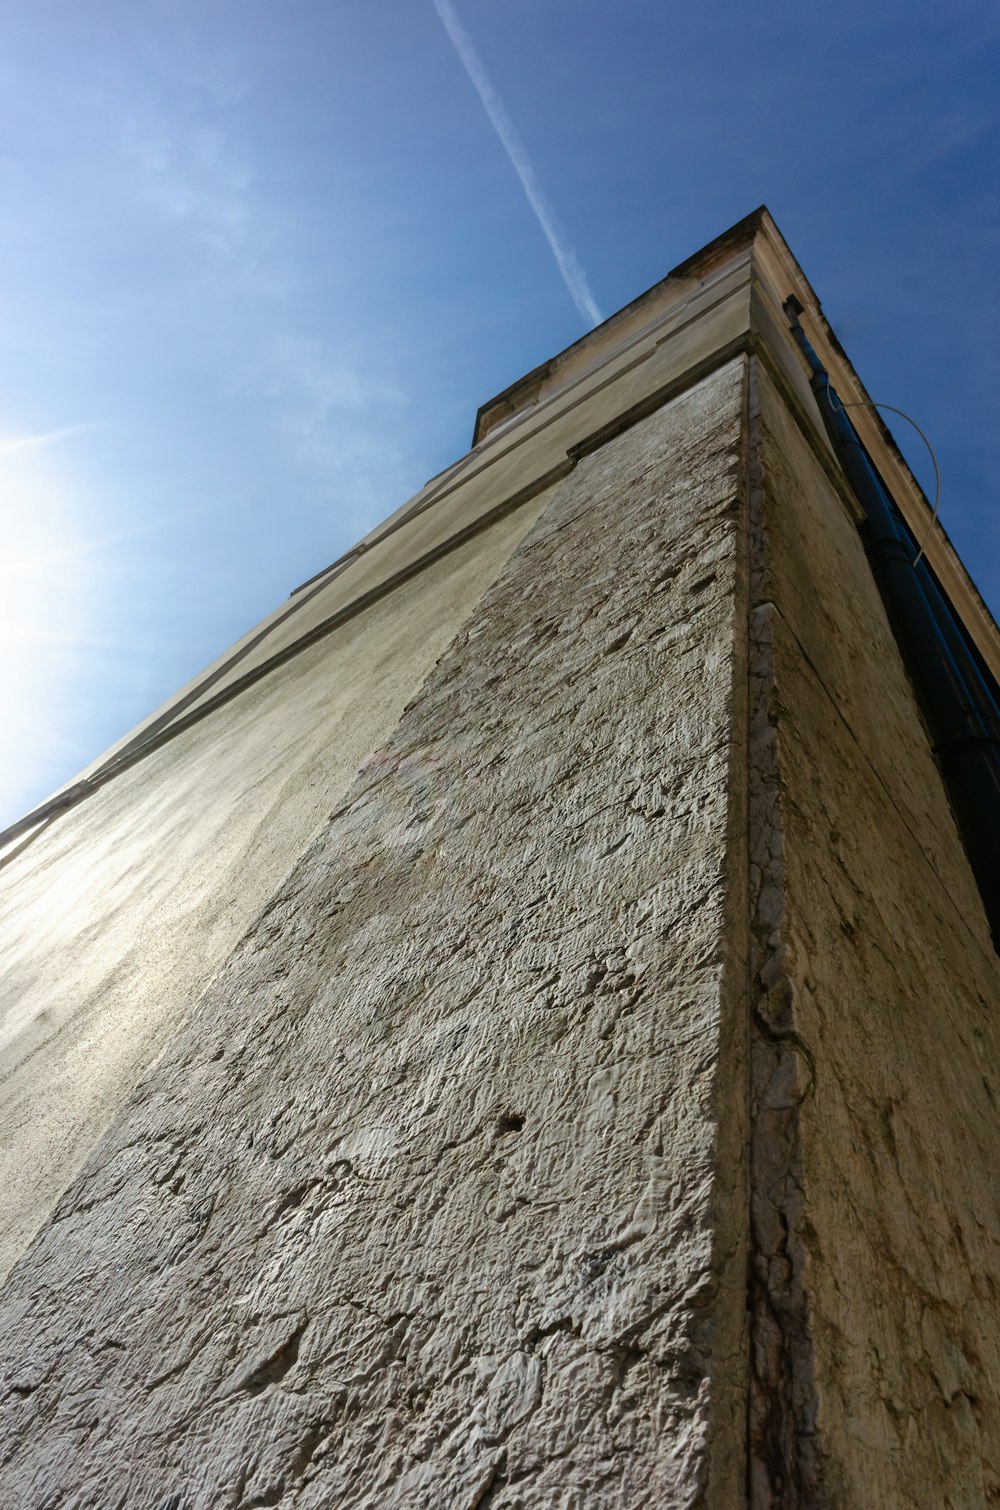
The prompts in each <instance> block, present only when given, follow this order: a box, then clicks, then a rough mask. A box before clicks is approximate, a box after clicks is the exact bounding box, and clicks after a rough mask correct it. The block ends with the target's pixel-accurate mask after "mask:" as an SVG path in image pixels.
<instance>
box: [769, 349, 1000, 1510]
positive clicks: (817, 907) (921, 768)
mask: <svg viewBox="0 0 1000 1510" xmlns="http://www.w3.org/2000/svg"><path fill="white" fill-rule="evenodd" d="M761 400H762V403H761V408H762V416H761V419H762V423H761V427H760V436H759V440H760V450H759V455H758V458H757V459H758V463H759V467H758V474H757V482H758V486H759V491H758V492H757V493H756V495H755V498H754V512H755V515H756V523H757V525H758V527H759V533H758V534H757V537H756V549H755V564H756V568H757V575H756V578H755V580H754V583H753V589H752V590H753V605H754V606H753V608H752V611H751V628H752V634H753V639H754V660H753V671H754V691H755V710H754V714H753V723H752V741H751V748H752V754H753V760H752V766H753V770H754V778H753V779H754V797H753V811H754V827H753V833H754V840H753V844H754V853H753V860H754V872H753V884H754V893H755V898H756V915H755V930H754V932H755V939H756V951H755V961H754V963H755V971H756V977H755V978H756V980H757V983H758V986H759V987H760V988H761V995H760V998H759V1000H758V1002H757V1005H756V1011H755V1024H756V1034H755V1048H754V1131H755V1136H754V1156H753V1175H754V1198H753V1201H754V1243H755V1249H756V1255H755V1259H756V1261H755V1270H754V1272H755V1276H756V1293H755V1347H754V1365H755V1377H756V1387H755V1392H754V1414H753V1437H754V1454H753V1456H754V1471H755V1478H754V1484H755V1492H754V1497H753V1503H754V1504H755V1505H758V1506H768V1507H771V1506H774V1505H781V1506H786V1505H787V1506H792V1505H796V1506H798V1505H809V1506H813V1505H817V1506H818V1505H822V1504H826V1503H829V1504H833V1505H837V1506H849V1507H855V1506H862V1505H866V1506H867V1505H871V1506H875V1505H877V1506H879V1507H880V1510H882V1507H884V1510H897V1507H898V1510H915V1507H925V1506H926V1507H927V1510H948V1507H951V1510H979V1507H987V1506H993V1505H995V1504H997V1503H998V1501H1000V1291H998V1283H1000V1183H998V1178H997V1175H998V1167H997V1166H998V1158H997V1147H998V1144H997V1137H998V1133H997V1129H998V1101H1000V1015H998V1011H997V1008H998V1006H1000V974H998V960H997V956H996V954H995V953H994V951H993V949H992V946H991V943H990V939H989V934H988V930H987V926H986V922H985V918H984V916H983V912H982V906H981V903H980V901H979V897H978V893H977V891H976V888H975V884H974V882H973V879H972V875H971V872H970V871H969V868H968V864H967V862H966V859H965V856H964V853H963V850H962V847H961V844H960V841H959V839H958V835H957V831H956V828H955V824H954V821H953V819H952V815H951V811H950V808H949V807H948V804H947V800H946V798H945V794H944V789H943V787H942V784H941V781H940V779H939V777H938V774H937V771H936V768H935V765H934V761H933V758H932V755H931V751H930V748H929V743H928V740H927V737H926V734H925V731H924V729H923V726H922V724H921V722H920V718H919V715H918V713H917V711H916V707H915V704H914V701H913V697H912V694H911V692H910V687H909V683H908V682H907V679H906V676H905V673H904V671H903V667H902V664H901V661H900V657H899V653H898V650H897V648H896V646H895V643H894V641H893V639H892V636H891V633H890V631H889V628H888V624H887V621H886V617H885V614H884V611H883V609H882V606H881V602H880V599H879V597H878V593H877V590H876V588H875V584H874V581H873V579H872V576H871V572H870V570H869V567H868V564H867V562H866V560H865V557H864V555H863V551H862V548H861V543H860V540H859V537H858V533H857V530H856V527H855V524H854V522H853V520H852V519H851V517H850V515H849V513H848V510H847V508H846V507H845V505H844V503H843V502H842V500H841V498H840V497H839V496H838V494H837V492H836V490H835V489H834V488H833V487H832V486H831V484H830V482H829V480H828V478H827V477H826V475H825V474H824V472H823V471H822V469H821V468H820V467H819V465H818V464H817V461H816V458H815V455H814V453H813V452H812V451H811V450H810V449H809V447H808V446H807V445H806V444H805V442H804V440H803V438H802V436H801V433H800V432H799V430H798V428H797V426H796V425H795V423H794V422H793V420H792V418H791V416H790V414H789V412H788V410H787V409H786V407H785V405H784V403H783V401H782V400H781V399H780V397H778V395H777V394H776V392H775V391H774V389H773V387H772V385H771V383H770V381H769V380H768V379H767V377H766V375H762V382H761Z"/></svg>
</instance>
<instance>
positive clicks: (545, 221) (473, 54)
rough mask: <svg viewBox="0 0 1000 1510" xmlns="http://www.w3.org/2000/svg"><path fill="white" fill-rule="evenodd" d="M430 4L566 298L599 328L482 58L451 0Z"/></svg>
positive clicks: (578, 270)
mask: <svg viewBox="0 0 1000 1510" xmlns="http://www.w3.org/2000/svg"><path fill="white" fill-rule="evenodd" d="M432 3H433V6H434V9H435V10H436V11H437V13H438V15H439V16H440V18H441V23H442V25H443V26H444V29H445V31H446V32H447V33H448V35H449V37H450V38H451V40H452V44H453V45H454V48H455V51H456V52H457V53H458V56H459V59H460V60H461V63H462V67H463V68H464V69H465V71H466V73H467V74H468V75H469V78H470V80H471V82H472V84H473V86H474V87H475V90H476V93H477V94H478V95H479V98H480V99H481V100H482V102H483V109H484V110H485V111H486V114H487V115H488V116H489V118H490V121H491V123H492V126H493V129H494V131H495V132H496V134H497V136H498V137H499V138H500V142H501V144H502V146H503V149H504V151H505V152H506V154H507V156H508V157H509V158H510V161H511V165H512V167H513V169H514V172H515V173H516V174H517V176H518V178H519V179H520V181H521V188H522V189H523V190H524V193H525V196H526V198H527V201H528V203H529V204H530V206H531V208H532V209H533V210H534V212H535V216H536V218H537V220H538V224H539V225H540V226H541V228H542V231H543V232H544V234H545V239H546V241H547V242H548V243H549V246H550V247H551V248H552V255H553V257H555V259H556V265H557V266H558V268H559V271H560V273H561V274H562V280H563V282H564V283H565V285H566V287H567V289H568V291H569V295H570V298H571V299H572V300H573V303H574V304H575V305H576V307H577V309H578V310H579V311H580V314H581V315H582V316H583V318H584V319H585V320H588V321H589V322H590V324H591V325H600V323H601V319H602V315H601V312H600V310H599V309H598V307H597V304H596V303H595V300H594V296H593V294H592V293H591V292H590V285H589V284H588V283H587V275H586V273H585V272H584V271H583V268H582V267H581V266H580V264H579V262H578V261H577V260H576V253H575V252H574V251H573V248H572V247H571V246H569V245H568V244H567V242H566V239H565V237H564V235H563V232H562V230H561V228H560V226H559V222H558V221H557V220H556V217H555V212H554V211H553V209H552V206H551V205H550V204H549V202H548V200H547V199H546V197H545V195H544V194H543V193H542V189H541V186H540V184H539V182H538V179H537V178H536V177H535V170H534V168H533V167H532V166H531V159H530V158H529V157H528V153H527V149H526V148H525V145H524V143H523V142H522V140H521V138H520V137H519V136H518V134H517V132H516V131H515V130H514V127H513V125H512V123H511V119H510V116H509V115H508V114H507V111H506V109H505V108H504V104H503V101H502V100H501V98H500V96H499V95H498V94H497V92H496V90H495V89H494V88H493V85H492V84H491V83H490V81H489V77H488V75H487V73H486V69H485V68H484V67H483V63H482V59H481V58H480V56H479V54H478V53H477V51H476V49H475V47H474V46H473V45H472V39H471V37H470V36H469V34H468V32H467V31H466V30H465V27H464V26H463V25H462V23H461V21H460V20H459V19H458V17H457V15H456V14H455V8H454V6H453V5H452V3H451V0H432Z"/></svg>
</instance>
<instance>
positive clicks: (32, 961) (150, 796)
mask: <svg viewBox="0 0 1000 1510" xmlns="http://www.w3.org/2000/svg"><path fill="white" fill-rule="evenodd" d="M541 506H542V500H541V499H540V498H539V499H536V500H534V501H533V502H532V503H530V504H527V505H525V506H524V507H523V508H522V509H520V510H519V511H518V512H517V514H515V515H512V516H511V517H509V518H508V519H505V520H503V521H502V522H501V523H500V524H498V525H495V526H494V527H493V528H492V529H490V530H488V531H487V532H485V533H484V534H482V535H479V536H477V537H476V538H475V539H473V540H471V541H469V542H468V543H467V544H466V545H463V546H460V547H458V548H457V549H456V550H455V551H454V552H453V553H452V554H451V555H449V556H447V557H445V558H444V559H443V560H441V561H439V562H437V563H436V564H435V565H433V566H431V567H430V568H428V569H427V570H426V571H425V572H423V573H422V574H421V575H420V576H419V577H418V578H416V579H415V580H414V581H411V582H409V583H407V584H405V585H404V586H403V587H401V588H399V589H397V591H396V592H395V593H393V595H392V596H391V598H389V599H386V600H383V601H382V602H380V603H377V604H376V605H375V606H374V607H372V608H370V609H368V610H367V611H366V612H365V613H364V614H362V615H361V616H359V617H358V618H357V619H355V620H353V621H351V622H349V623H347V624H346V625H344V626H343V627H342V628H341V629H338V630H337V631H336V632H335V633H333V634H331V635H330V636H329V637H328V638H326V639H325V640H322V641H320V642H319V643H318V644H315V645H313V646H311V647H310V648H308V649H306V650H304V651H302V652H301V653H300V654H299V655H298V656H297V657H296V658H295V659H294V660H292V661H290V662H289V663H288V664H287V665H286V666H284V667H282V668H281V669H280V670H278V671H276V672H274V673H272V675H270V676H269V677H267V678H266V679H265V680H264V681H262V682H260V683H258V684H257V686H255V687H252V688H250V690H249V691H247V692H245V693H243V694H242V695H241V696H240V697H239V698H237V699H235V700H234V701H233V702H231V703H229V704H227V705H226V706H225V707H222V708H220V709H218V710H217V711H216V712H215V713H214V714H213V715H212V716H211V718H210V719H207V720H206V721H204V722H203V723H200V724H197V725H195V726H194V727H193V728H191V729H190V730H188V731H187V732H186V733H183V734H181V735H179V736H178V737H177V738H176V739H174V740H173V741H171V742H170V743H169V744H166V745H164V746H162V747H161V748H160V749H158V750H156V751H154V752H153V753H152V754H151V755H148V756H147V757H145V759H143V760H142V761H141V763H140V764H138V765H136V766H133V767H132V768H131V769H130V770H128V771H126V772H125V773H124V774H123V775H121V776H119V777H117V778H116V779H115V780H114V781H113V782H111V783H110V784H109V785H108V786H106V787H103V788H101V789H100V790H99V791H97V792H96V793H95V794H94V795H93V796H91V797H89V798H88V799H87V800H86V801H84V802H82V803H81V804H80V805H79V806H78V807H75V808H73V809H71V810H70V811H69V812H66V813H64V814H61V815H60V816H59V817H57V818H56V819H55V821H54V822H53V823H52V824H50V825H49V826H48V827H46V829H45V830H44V831H43V832H42V833H41V834H39V835H38V836H37V837H35V838H34V839H32V840H30V841H29V843H28V846H27V847H26V848H24V849H23V850H22V851H21V852H20V853H19V854H17V856H16V857H15V858H14V859H13V860H11V861H9V863H7V864H6V865H5V866H4V867H3V868H2V869H0V1005H2V1019H0V1277H2V1276H3V1274H5V1273H6V1271H7V1269H8V1268H9V1266H10V1264H11V1263H13V1261H14V1260H15V1258H16V1257H17V1255H18V1254H19V1253H20V1252H21V1251H22V1250H23V1248H24V1246H25V1244H26V1243H27V1242H28V1241H29V1240H30V1239H31V1237H32V1236H33V1234H34V1233H35V1231H36V1230H37V1229H38V1226H39V1224H40V1223H41V1222H42V1221H43V1220H44V1219H45V1217H46V1216H47V1215H48V1214H49V1212H50V1211H51V1210H52V1207H53V1205H54V1203H55V1201H56V1199H57V1198H58V1196H59V1195H60V1193H61V1192H62V1191H63V1190H64V1189H65V1187H66V1184H67V1182H68V1181H69V1179H70V1178H71V1177H72V1175H73V1174H74V1173H75V1172H76V1171H77V1170H78V1169H79V1167H80V1165H81V1163H82V1161H83V1159H84V1158H85V1156H86V1154H87V1153H88V1152H89V1150H90V1149H91V1148H92V1147H93V1145H94V1142H95V1141H96V1139H97V1137H98V1136H99V1135H100V1133H101V1132H102V1131H103V1130H104V1128H105V1127H107V1125H108V1123H109V1122H110V1121H111V1119H112V1117H113V1116H114V1114H115V1112H116V1110H117V1108H118V1107H119V1106H120V1105H121V1102H122V1100H123V1099H124V1098H125V1096H126V1095H127V1094H128V1092H129V1090H130V1089H131V1088H132V1086H133V1085H134V1084H135V1082H136V1080H137V1079H138V1077H139V1076H140V1075H141V1074H143V1073H144V1071H145V1070H146V1069H147V1067H148V1066H149V1065H150V1063H151V1062H152V1060H153V1059H154V1057H155V1055H156V1054H157V1053H158V1052H159V1050H160V1048H161V1047H162V1046H163V1044H164V1042H165V1041H166V1040H167V1038H169V1036H170V1035H171V1034H172V1033H173V1032H175V1031H176V1029H177V1027H178V1025H179V1023H180V1022H181V1021H182V1020H183V1018H184V1016H185V1014H186V1013H187V1011H188V1010H189V1009H190V1007H191V1005H192V1003H193V1002H194V1000H195V999H196V998H197V996H198V995H199V994H200V993H201V991H202V990H203V989H204V987H205V986H206V985H207V983H208V981H209V980H211V978H212V976H213V975H214V974H215V972H216V971H217V970H218V969H219V968H220V966H221V965H222V963H223V962H224V960H225V959H226V957H227V955H228V954H229V952H230V950H231V949H232V948H233V947H234V945H235V944H236V943H237V941H238V940H239V938H240V936H241V935H242V934H243V932H244V931H245V929H246V928H247V927H248V926H249V924H250V923H251V922H252V921H253V919H254V918H255V917H256V915H257V913H258V912H259V911H260V909H261V907H263V906H264V904H265V902H266V901H267V899H268V897H269V896H270V895H271V893H272V892H273V891H274V888H275V887H276V886H277V885H278V883H279V882H280V881H281V880H282V879H283V878H284V877H285V875H287V873H288V871H289V869H290V868H291V866H292V865H293V863H294V862H295V861H296V860H297V859H298V858H299V856H300V855H301V854H302V852H303V850H304V849H305V847H306V845H307V843H308V842H309V839H310V838H311V837H312V835H313V834H314V833H315V832H316V830H317V828H318V827H319V825H320V824H321V823H322V821H323V820H324V818H325V817H326V816H327V814H328V813H329V811H330V808H331V806H332V805H333V804H334V803H335V802H336V800H337V798H338V797H339V796H340V795H341V794H342V793H343V792H344V790H345V789H346V788H347V786H348V785H349V783H350V782H351V780H352V779H353V777H354V775H355V772H356V771H357V769H358V766H359V765H360V764H361V762H362V761H363V760H364V759H365V757H366V756H367V755H368V754H370V752H371V751H372V750H373V749H376V748H377V747H378V746H379V745H380V744H381V743H382V741H383V740H384V739H385V738H386V736H387V735H388V733H389V732H390V730H391V729H393V728H394V727H395V725H396V723H397V722H398V720H399V716H400V714H401V712H402V710H403V708H404V706H405V704H406V701H407V699H408V698H410V697H412V696H413V694H414V692H415V691H416V689H417V688H418V687H419V686H420V683H421V681H422V680H423V678H424V677H425V676H426V674H427V672H428V671H429V670H430V668H431V667H432V666H433V665H434V663H435V661H436V659H437V658H438V656H440V655H441V653H442V652H443V651H444V649H445V648H446V646H447V645H448V643H449V641H450V640H451V639H452V637H453V636H454V634H455V632H456V630H457V629H458V628H459V626H460V625H461V624H462V623H463V621H464V620H465V618H466V616H467V615H468V613H469V612H470V611H471V609H472V607H473V605H474V604H475V603H476V602H477V600H478V599H479V598H480V597H481V595H482V593H483V591H484V589H485V588H486V586H487V585H488V584H489V583H490V582H491V581H492V580H493V578H494V577H495V576H496V574H497V572H498V571H499V570H500V567H501V566H502V565H503V562H504V561H505V560H506V559H507V557H508V555H509V554H510V552H511V550H512V549H513V548H514V546H515V545H516V543H517V541H518V540H519V539H520V538H521V537H522V536H523V534H524V532H525V531H526V530H527V529H528V528H529V527H530V525H531V524H532V522H533V521H534V519H535V518H537V516H538V511H539V509H540V508H541Z"/></svg>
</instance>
